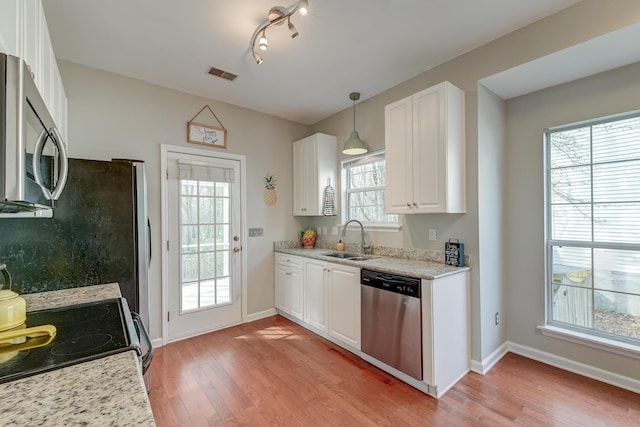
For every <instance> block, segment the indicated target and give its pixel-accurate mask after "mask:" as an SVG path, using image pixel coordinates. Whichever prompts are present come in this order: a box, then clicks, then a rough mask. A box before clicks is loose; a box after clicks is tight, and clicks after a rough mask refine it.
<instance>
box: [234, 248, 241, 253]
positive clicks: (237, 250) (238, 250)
mask: <svg viewBox="0 0 640 427" xmlns="http://www.w3.org/2000/svg"><path fill="white" fill-rule="evenodd" d="M240 251H241V249H240V248H233V252H240Z"/></svg>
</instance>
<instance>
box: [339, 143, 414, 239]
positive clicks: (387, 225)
mask: <svg viewBox="0 0 640 427" xmlns="http://www.w3.org/2000/svg"><path fill="white" fill-rule="evenodd" d="M377 157H381V159H379V160H377V159H376V158H377ZM366 158H372V160H371V161H370V162H365V163H374V162H376V161H380V160H383V161H385V167H386V156H385V150H376V151H369V152H368V153H365V154H362V155H359V156H352V157H349V158H345V159H343V160H342V162H341V163H340V170H341V172H342V174H341V181H340V182H341V184H342V185H341V187H342V191H341V199H342V206H343V209H342V213H341V218H342V224H346V222H347V221H349V220H350V219H351V218H350V217H349V212H350V206H349V194H351V193H354V192H361V191H362V190H358V191H350V189H349V169H350V165H352V164H354V163H356V162H358V161H360V160H362V159H366ZM365 163H363V164H365ZM367 190H384V191H385V194H386V191H387V186H386V182H385V185H384V186H376V187H367ZM385 211H386V207H385ZM389 215H394V214H389ZM395 215H396V216H397V218H398V221H397V222H395V223H393V222H362V225H363V226H364V228H365V229H371V230H375V231H392V232H393V231H399V230H400V229H401V228H402V227H401V223H400V221H401V219H400V215H397V214H395ZM340 228H342V226H341V227H340Z"/></svg>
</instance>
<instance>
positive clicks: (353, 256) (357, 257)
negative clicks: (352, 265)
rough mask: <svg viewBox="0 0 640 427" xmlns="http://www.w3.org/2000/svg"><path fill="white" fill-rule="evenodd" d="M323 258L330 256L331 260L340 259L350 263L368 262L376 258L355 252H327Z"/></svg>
mask: <svg viewBox="0 0 640 427" xmlns="http://www.w3.org/2000/svg"><path fill="white" fill-rule="evenodd" d="M322 255H323V256H328V257H331V258H339V259H346V260H349V261H366V260H368V259H371V258H375V257H373V256H370V255H362V254H358V253H354V252H327V253H325V254H322Z"/></svg>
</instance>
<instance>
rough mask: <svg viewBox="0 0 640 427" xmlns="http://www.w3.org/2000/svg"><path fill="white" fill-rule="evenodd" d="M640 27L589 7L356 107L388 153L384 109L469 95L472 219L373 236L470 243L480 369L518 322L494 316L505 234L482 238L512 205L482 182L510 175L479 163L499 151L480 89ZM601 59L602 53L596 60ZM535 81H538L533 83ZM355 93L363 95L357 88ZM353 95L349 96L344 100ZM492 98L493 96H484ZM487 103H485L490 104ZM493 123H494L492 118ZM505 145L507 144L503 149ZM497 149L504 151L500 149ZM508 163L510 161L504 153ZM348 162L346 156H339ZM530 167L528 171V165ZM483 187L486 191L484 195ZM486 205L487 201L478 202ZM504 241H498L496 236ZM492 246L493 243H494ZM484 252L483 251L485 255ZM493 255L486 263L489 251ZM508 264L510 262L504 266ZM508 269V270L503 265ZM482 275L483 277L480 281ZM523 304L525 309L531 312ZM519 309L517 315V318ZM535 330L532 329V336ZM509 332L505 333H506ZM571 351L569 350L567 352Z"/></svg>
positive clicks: (411, 220) (375, 144)
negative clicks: (428, 91)
mask: <svg viewBox="0 0 640 427" xmlns="http://www.w3.org/2000/svg"><path fill="white" fill-rule="evenodd" d="M637 22H640V2H638V1H636V0H616V1H613V2H604V1H600V0H583V1H582V2H580V3H578V4H576V5H575V6H573V7H570V8H568V9H565V10H563V11H561V12H559V13H557V14H555V15H552V16H550V17H548V18H545V19H542V20H540V21H538V22H535V23H533V24H531V25H529V26H527V27H525V28H522V29H520V30H518V31H515V32H513V33H511V34H508V35H506V36H504V37H502V38H500V39H498V40H495V41H493V42H491V43H488V44H486V45H484V46H481V47H479V48H477V49H474V50H473V51H471V52H468V53H466V54H464V55H461V56H459V57H457V58H454V59H452V60H451V61H448V62H446V63H444V64H442V65H440V66H438V67H435V68H433V69H431V70H427V71H425V72H424V73H422V74H420V75H418V76H416V77H414V78H412V79H410V80H407V81H406V82H404V83H401V84H399V85H397V86H395V87H393V88H391V89H389V90H386V91H384V92H382V93H380V94H375V95H374V94H367V93H363V94H362V99H364V101H363V102H362V103H361V104H358V105H357V126H356V127H357V130H358V132H359V134H360V137H361V138H362V139H364V140H365V141H366V142H367V143H368V144H369V146H370V147H371V148H372V149H377V148H383V147H384V106H385V105H387V104H389V103H391V102H394V101H397V100H398V99H401V98H404V97H406V96H409V95H411V94H413V93H415V92H417V91H419V90H422V89H425V88H427V87H430V86H433V85H435V84H437V83H440V82H442V81H444V80H448V81H450V82H451V83H453V84H454V85H456V86H458V87H460V88H461V89H463V90H464V91H465V93H466V102H465V105H466V135H467V141H466V142H467V146H466V163H467V171H466V172H467V177H466V183H467V213H466V214H464V215H457V214H456V215H405V216H404V218H401V222H402V223H403V230H402V231H401V232H400V233H382V232H379V233H370V236H369V238H370V239H371V240H373V242H374V244H380V245H389V246H404V247H419V248H433V249H439V250H442V249H443V248H444V242H445V241H446V240H447V239H448V238H449V237H457V238H459V239H460V240H461V241H462V242H464V243H465V251H466V252H467V253H468V254H469V255H470V257H471V264H472V267H473V269H472V271H471V300H472V306H471V318H472V343H471V344H472V359H473V360H474V361H476V362H478V363H481V362H482V361H483V360H485V359H487V358H488V357H489V356H490V355H491V354H492V353H493V352H494V351H496V350H497V349H498V347H499V346H500V345H501V344H502V343H504V341H505V339H506V336H507V335H506V332H507V330H508V329H509V323H510V322H511V321H512V319H511V316H508V318H507V319H505V318H504V316H503V322H504V323H503V324H502V325H499V327H496V326H495V325H494V315H495V311H498V310H504V302H505V298H506V295H507V294H508V293H509V287H508V286H509V285H510V284H509V283H508V282H506V283H505V280H504V271H496V269H501V264H500V261H499V260H501V259H503V260H506V259H507V258H506V256H507V253H506V251H505V249H504V247H503V246H501V245H500V243H501V242H502V241H503V239H504V237H503V236H499V235H498V234H501V233H503V231H501V230H499V229H497V228H496V223H495V221H491V220H488V221H489V222H490V223H491V224H489V225H490V227H491V230H493V231H485V230H486V229H485V230H483V232H482V233H480V231H479V227H480V226H482V227H483V228H484V227H486V226H487V224H486V223H485V222H484V220H483V218H486V219H490V218H491V215H494V214H496V213H499V214H501V215H505V209H506V205H505V201H504V200H503V198H501V197H499V196H497V195H496V192H500V191H502V189H501V188H498V184H497V182H496V180H495V179H479V177H480V174H482V173H483V171H482V170H479V166H482V168H483V169H484V168H491V167H492V166H493V169H495V170H503V168H504V164H502V163H501V162H502V157H497V158H495V161H494V162H493V163H492V162H491V159H490V158H489V157H487V156H484V155H482V156H479V154H478V152H479V150H484V149H485V148H489V149H492V150H493V149H495V147H492V146H491V144H489V145H485V142H486V141H485V142H483V141H479V128H480V129H482V128H484V129H486V127H484V126H485V125H484V123H485V122H486V121H487V120H488V121H489V122H491V121H492V120H494V119H493V118H492V116H491V115H492V114H493V113H492V112H491V110H487V109H480V108H479V107H482V105H483V104H484V101H482V99H481V97H479V96H478V81H479V80H481V79H483V78H486V77H488V76H491V75H493V74H496V73H499V72H501V71H505V70H509V69H511V68H513V67H516V66H518V65H521V64H523V63H526V62H529V61H532V60H534V59H537V58H540V57H542V56H545V55H549V54H551V53H554V52H557V51H559V50H562V49H565V48H568V47H571V46H574V45H576V44H579V43H583V42H586V41H588V40H590V39H592V38H595V37H598V36H601V35H604V34H607V33H609V32H612V31H615V30H618V29H620V28H624V27H626V26H628V25H632V24H635V23H637ZM594 54H597V53H594ZM532 77H535V76H532ZM353 90H354V91H357V90H358V88H357V87H354V88H353ZM347 95H348V94H345V98H346V97H347ZM485 95H487V96H490V95H489V94H487V93H485ZM484 99H486V98H484ZM487 115H489V116H487ZM352 127H353V122H352V111H351V109H349V108H348V109H345V110H343V111H341V112H340V113H338V114H335V115H333V116H331V117H329V118H327V119H325V120H322V121H320V122H318V123H316V124H314V125H313V126H312V130H313V132H325V133H330V134H333V135H336V136H337V137H338V141H339V143H340V142H343V141H345V140H346V139H347V138H348V136H349V132H350V131H351V129H352ZM502 143H504V141H503V142H502ZM502 143H498V145H497V147H500V144H502ZM503 155H504V153H503ZM339 157H340V158H342V154H340V155H339ZM527 166H528V165H527ZM479 186H480V187H481V188H479ZM480 197H482V198H483V199H482V200H479V198H480ZM338 221H339V220H337V219H335V220H333V219H324V218H323V219H317V220H312V221H310V220H308V221H307V224H308V225H310V226H313V225H315V224H320V225H326V224H328V223H334V222H338ZM429 228H435V229H436V230H437V234H438V240H437V241H436V242H432V241H429V240H428V229H429ZM494 232H495V233H497V234H494ZM480 239H482V241H480ZM487 239H489V240H487ZM479 248H482V249H483V253H480V251H479ZM492 248H493V249H494V253H493V254H491V255H490V256H489V254H486V255H485V252H486V251H487V250H491V249H492ZM536 250H542V248H540V249H538V248H535V247H533V248H528V249H526V251H527V252H528V251H536ZM505 262H506V261H505ZM503 264H504V262H503ZM481 274H482V276H483V277H481ZM530 303H531V302H530V301H522V302H521V304H525V305H527V304H530ZM518 309H519V306H516V307H512V308H511V309H510V311H511V312H517V311H518ZM535 326H536V324H533V323H532V324H530V325H529V328H530V329H531V330H534V329H535ZM505 328H506V329H505ZM565 345H567V344H565Z"/></svg>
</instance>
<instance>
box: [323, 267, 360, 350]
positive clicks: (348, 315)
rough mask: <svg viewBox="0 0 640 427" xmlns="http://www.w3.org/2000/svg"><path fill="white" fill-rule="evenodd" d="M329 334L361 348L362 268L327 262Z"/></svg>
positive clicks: (358, 348) (351, 345)
mask: <svg viewBox="0 0 640 427" xmlns="http://www.w3.org/2000/svg"><path fill="white" fill-rule="evenodd" d="M327 266H328V270H329V271H328V274H327V278H328V280H327V283H328V287H329V303H328V304H327V305H328V312H329V335H331V336H332V337H334V338H336V339H337V340H338V341H341V342H342V343H344V344H347V345H348V346H350V347H353V348H355V349H356V350H360V269H359V268H356V267H349V266H346V265H340V264H333V263H327Z"/></svg>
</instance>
